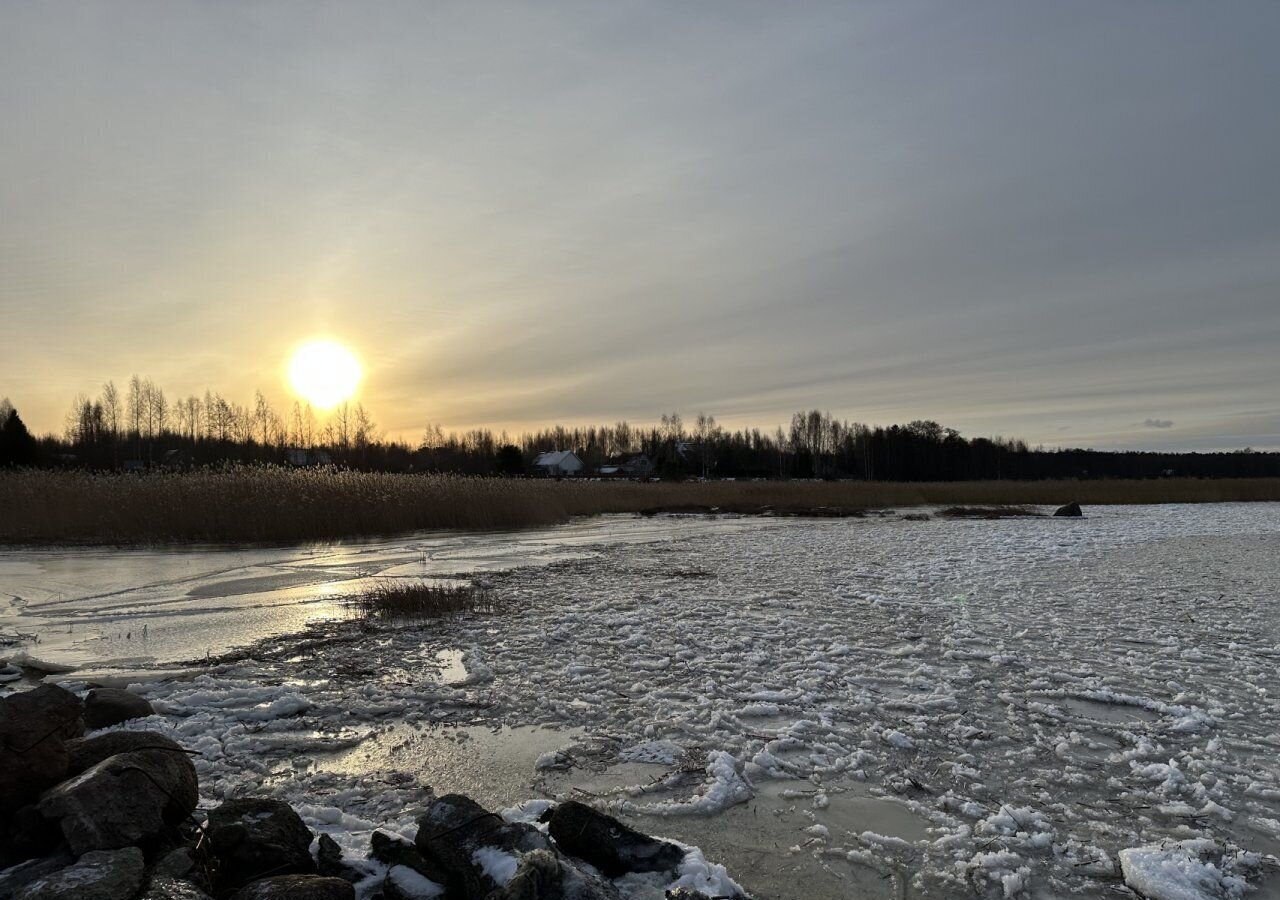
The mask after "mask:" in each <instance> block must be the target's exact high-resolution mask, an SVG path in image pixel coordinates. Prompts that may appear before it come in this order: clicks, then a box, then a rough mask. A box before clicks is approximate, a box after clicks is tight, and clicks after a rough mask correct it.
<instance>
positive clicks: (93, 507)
mask: <svg viewBox="0 0 1280 900" xmlns="http://www.w3.org/2000/svg"><path fill="white" fill-rule="evenodd" d="M1071 500H1076V501H1079V502H1080V503H1082V504H1085V505H1086V506H1087V505H1090V504H1116V503H1175V502H1176V503H1209V502H1215V501H1228V500H1271V501H1275V500H1280V479H1230V480H1197V479H1167V480H1160V481H1036V482H1008V481H996V482H950V483H911V484H902V483H887V482H870V483H868V482H798V481H792V482H785V481H764V482H743V481H738V482H726V481H721V482H706V483H685V484H677V483H671V482H663V483H655V484H640V483H634V482H590V481H562V482H556V481H537V480H507V479H497V478H466V477H462V476H455V475H392V474H378V473H361V472H345V471H336V470H290V469H278V468H261V467H247V466H246V467H231V468H226V469H218V470H204V471H196V472H186V473H177V472H174V473H150V474H146V475H123V474H92V473H87V472H63V471H43V470H34V471H21V472H0V543H9V544H15V543H30V544H48V543H93V544H138V543H162V542H202V541H203V542H213V543H235V544H253V543H283V542H297V541H315V540H328V539H333V538H340V537H354V536H361V535H386V534H395V533H399V532H405V531H416V530H426V529H457V530H488V529H508V528H526V527H532V526H539V525H552V524H556V523H560V522H565V521H568V520H569V519H571V518H573V517H575V516H586V515H596V514H600V513H629V512H630V513H634V512H641V511H644V510H653V509H668V508H676V507H685V508H698V507H705V508H708V509H720V510H724V511H729V512H733V511H738V512H748V513H750V512H762V511H766V508H767V509H774V510H778V511H780V512H790V513H792V514H795V513H797V512H802V511H804V510H813V511H814V512H816V513H818V514H827V515H830V514H833V513H838V512H844V513H848V512H854V511H857V510H861V509H874V508H883V507H891V506H916V505H938V506H997V505H1001V506H1008V505H1028V504H1030V505H1034V504H1048V505H1057V504H1061V503H1066V502H1068V501H1071Z"/></svg>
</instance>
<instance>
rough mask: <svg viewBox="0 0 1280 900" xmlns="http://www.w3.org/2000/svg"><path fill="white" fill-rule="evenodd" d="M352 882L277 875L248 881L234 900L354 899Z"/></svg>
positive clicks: (233, 896)
mask: <svg viewBox="0 0 1280 900" xmlns="http://www.w3.org/2000/svg"><path fill="white" fill-rule="evenodd" d="M355 897H356V889H355V888H353V887H352V886H351V882H349V881H343V880H342V879H341V878H325V877H324V876H322V875H277V876H276V877H275V878H263V879H261V880H259V881H255V882H253V883H251V884H247V885H245V886H244V887H242V888H240V890H238V891H236V892H235V893H234V894H232V895H231V900H355Z"/></svg>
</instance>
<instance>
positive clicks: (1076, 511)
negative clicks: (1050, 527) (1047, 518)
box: [1054, 503, 1084, 516]
mask: <svg viewBox="0 0 1280 900" xmlns="http://www.w3.org/2000/svg"><path fill="white" fill-rule="evenodd" d="M1054 515H1055V516H1083V515H1084V511H1083V510H1081V509H1080V504H1079V503H1068V504H1067V505H1066V506H1059V507H1058V509H1057V510H1056V511H1055V512H1054Z"/></svg>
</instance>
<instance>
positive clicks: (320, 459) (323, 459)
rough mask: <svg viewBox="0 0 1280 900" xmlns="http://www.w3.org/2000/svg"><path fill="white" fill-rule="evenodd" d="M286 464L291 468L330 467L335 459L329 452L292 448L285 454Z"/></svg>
mask: <svg viewBox="0 0 1280 900" xmlns="http://www.w3.org/2000/svg"><path fill="white" fill-rule="evenodd" d="M284 458H285V462H287V463H288V464H289V465H291V466H328V465H332V464H333V459H332V458H331V457H330V456H329V451H327V450H304V449H303V448H302V447H290V448H289V449H288V450H286V451H285V454H284Z"/></svg>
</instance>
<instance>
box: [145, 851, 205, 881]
mask: <svg viewBox="0 0 1280 900" xmlns="http://www.w3.org/2000/svg"><path fill="white" fill-rule="evenodd" d="M195 867H196V861H195V858H194V857H193V856H192V855H191V848H190V847H179V848H178V849H177V850H170V851H169V852H168V853H166V854H165V855H164V856H161V857H160V858H159V859H158V860H156V863H155V865H154V866H152V867H151V877H152V878H155V877H156V876H157V875H163V876H166V877H168V878H185V877H186V876H187V874H188V873H190V872H191V870H192V869H194V868H195Z"/></svg>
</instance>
